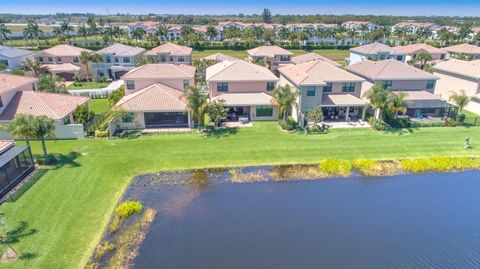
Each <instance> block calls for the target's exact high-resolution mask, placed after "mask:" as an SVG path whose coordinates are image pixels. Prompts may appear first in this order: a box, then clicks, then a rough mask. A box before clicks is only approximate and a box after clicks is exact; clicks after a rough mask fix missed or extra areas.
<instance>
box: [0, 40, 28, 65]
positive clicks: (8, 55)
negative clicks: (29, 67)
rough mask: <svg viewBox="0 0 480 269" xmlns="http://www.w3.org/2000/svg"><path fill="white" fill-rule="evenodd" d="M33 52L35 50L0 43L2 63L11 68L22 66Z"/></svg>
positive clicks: (0, 62) (0, 60) (0, 63)
mask: <svg viewBox="0 0 480 269" xmlns="http://www.w3.org/2000/svg"><path fill="white" fill-rule="evenodd" d="M33 54H34V52H33V51H29V50H24V49H19V48H12V47H7V46H2V45H0V65H4V66H5V67H6V68H7V69H10V70H13V69H17V68H20V67H21V66H22V64H23V61H24V60H25V59H26V58H28V57H31V56H32V55H33Z"/></svg>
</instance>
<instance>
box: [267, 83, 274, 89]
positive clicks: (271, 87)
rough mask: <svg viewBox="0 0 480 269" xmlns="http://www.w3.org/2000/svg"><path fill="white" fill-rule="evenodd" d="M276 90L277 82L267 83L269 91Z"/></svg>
mask: <svg viewBox="0 0 480 269" xmlns="http://www.w3.org/2000/svg"><path fill="white" fill-rule="evenodd" d="M273 89H275V82H273V81H269V82H267V91H273Z"/></svg>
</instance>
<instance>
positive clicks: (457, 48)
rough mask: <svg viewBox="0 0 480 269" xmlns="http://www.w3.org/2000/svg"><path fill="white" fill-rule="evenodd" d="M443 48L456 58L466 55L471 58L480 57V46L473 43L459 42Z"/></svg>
mask: <svg viewBox="0 0 480 269" xmlns="http://www.w3.org/2000/svg"><path fill="white" fill-rule="evenodd" d="M443 50H445V51H447V52H448V53H450V56H452V57H454V58H458V57H462V56H466V57H468V58H469V59H470V60H476V59H480V47H479V46H475V45H471V44H458V45H453V46H450V47H445V48H443Z"/></svg>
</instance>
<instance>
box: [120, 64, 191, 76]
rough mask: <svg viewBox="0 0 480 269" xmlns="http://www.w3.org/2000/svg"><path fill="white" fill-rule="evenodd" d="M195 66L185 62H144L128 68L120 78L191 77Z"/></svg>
mask: <svg viewBox="0 0 480 269" xmlns="http://www.w3.org/2000/svg"><path fill="white" fill-rule="evenodd" d="M195 70H196V69H195V67H193V66H191V65H185V64H146V65H142V66H139V67H137V68H135V69H132V70H130V71H129V72H128V73H126V74H125V75H123V76H122V79H142V78H193V77H194V76H195Z"/></svg>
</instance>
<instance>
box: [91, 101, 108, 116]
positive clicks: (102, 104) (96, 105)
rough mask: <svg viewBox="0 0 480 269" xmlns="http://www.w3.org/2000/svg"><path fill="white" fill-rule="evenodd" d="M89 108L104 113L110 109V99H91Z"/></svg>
mask: <svg viewBox="0 0 480 269" xmlns="http://www.w3.org/2000/svg"><path fill="white" fill-rule="evenodd" d="M88 108H89V109H90V110H92V111H94V112H95V114H98V115H100V114H103V113H104V112H105V111H107V110H108V99H90V101H88Z"/></svg>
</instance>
